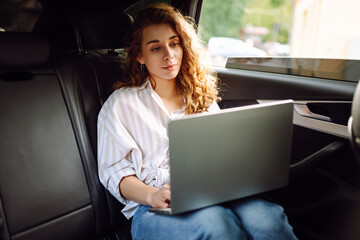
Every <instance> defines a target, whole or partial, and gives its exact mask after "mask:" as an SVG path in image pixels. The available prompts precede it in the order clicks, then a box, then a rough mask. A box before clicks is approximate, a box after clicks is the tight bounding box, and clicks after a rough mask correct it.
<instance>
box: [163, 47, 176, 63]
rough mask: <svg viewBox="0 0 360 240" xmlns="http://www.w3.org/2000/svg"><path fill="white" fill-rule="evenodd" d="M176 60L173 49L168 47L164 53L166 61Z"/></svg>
mask: <svg viewBox="0 0 360 240" xmlns="http://www.w3.org/2000/svg"><path fill="white" fill-rule="evenodd" d="M172 58H174V52H173V50H172V49H171V48H169V47H166V48H165V51H164V60H169V59H172Z"/></svg>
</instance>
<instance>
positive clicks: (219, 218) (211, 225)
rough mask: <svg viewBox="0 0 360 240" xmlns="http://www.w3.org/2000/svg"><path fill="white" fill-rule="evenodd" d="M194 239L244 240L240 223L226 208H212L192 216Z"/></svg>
mask: <svg viewBox="0 0 360 240" xmlns="http://www.w3.org/2000/svg"><path fill="white" fill-rule="evenodd" d="M194 217H195V219H194V221H193V222H194V223H196V224H195V226H194V227H195V228H196V232H197V234H196V235H198V237H197V238H196V239H246V235H245V233H244V232H243V230H242V229H241V223H240V221H239V219H238V218H237V217H236V216H235V214H234V213H233V212H232V211H231V210H230V209H228V208H224V207H222V206H212V207H208V208H204V209H201V210H198V212H197V213H196V214H195V215H194Z"/></svg>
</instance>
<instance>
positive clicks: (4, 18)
mask: <svg viewBox="0 0 360 240" xmlns="http://www.w3.org/2000/svg"><path fill="white" fill-rule="evenodd" d="M41 11H42V5H41V3H40V2H39V1H37V0H12V1H0V31H3V32H4V31H11V32H31V31H32V29H33V28H34V26H35V23H36V21H37V19H38V18H39V16H40V13H41Z"/></svg>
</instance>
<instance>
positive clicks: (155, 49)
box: [151, 47, 160, 52]
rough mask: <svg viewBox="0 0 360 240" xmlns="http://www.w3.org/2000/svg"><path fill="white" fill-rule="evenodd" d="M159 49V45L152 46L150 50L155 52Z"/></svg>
mask: <svg viewBox="0 0 360 240" xmlns="http://www.w3.org/2000/svg"><path fill="white" fill-rule="evenodd" d="M159 50H160V48H159V47H154V48H152V49H151V51H153V52H157V51H159Z"/></svg>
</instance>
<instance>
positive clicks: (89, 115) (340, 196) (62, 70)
mask: <svg viewBox="0 0 360 240" xmlns="http://www.w3.org/2000/svg"><path fill="white" fill-rule="evenodd" d="M39 2H40V4H41V5H42V11H41V14H40V16H39V18H38V19H37V21H36V24H35V26H34V28H33V29H32V31H30V32H16V31H4V32H1V31H0V113H1V117H0V133H1V134H0V136H1V141H0V239H1V240H9V239H13V240H35V239H36V240H39V239H52V240H56V239H59V240H60V239H104V240H105V239H109V240H110V239H131V235H130V227H131V220H127V219H126V218H125V217H124V216H123V215H122V213H121V209H122V207H123V206H122V204H121V203H119V202H118V201H117V200H116V199H115V198H114V197H113V196H112V195H111V194H110V193H109V192H108V191H107V190H106V189H105V188H104V187H103V186H102V184H101V183H100V181H99V177H98V173H97V116H98V113H99V111H100V109H101V106H102V104H103V103H104V102H105V101H106V99H107V98H108V96H109V95H110V94H111V93H112V91H113V84H114V83H115V82H116V81H126V73H125V63H126V55H125V53H124V48H125V47H126V42H127V41H126V36H127V34H128V33H129V31H130V28H131V24H132V21H133V15H134V12H136V11H137V10H138V9H141V8H142V7H144V6H146V5H147V4H149V3H152V2H155V1H144V0H143V1H136V0H125V1H113V0H107V1H97V0H92V1H82V0H76V1H75V0H74V1H59V0H56V1H55V0H53V1H50V0H40V1H39ZM167 2H168V3H170V4H172V5H173V6H175V7H177V8H178V9H180V10H181V11H182V12H183V13H184V14H185V15H188V16H191V17H192V18H193V19H194V20H195V22H199V17H200V14H201V6H202V3H203V1H202V0H172V1H167ZM264 59H265V60H266V58H264ZM237 60H238V59H237V58H233V59H228V62H227V66H226V67H225V68H218V67H214V70H215V71H216V72H217V74H218V78H219V80H220V82H221V86H222V87H221V88H222V91H221V97H222V101H221V102H219V106H220V107H221V108H230V107H237V106H244V105H249V104H257V103H259V102H266V101H275V100H284V99H292V100H294V127H293V140H292V153H291V164H290V172H291V173H290V182H289V185H288V186H287V187H284V188H281V189H278V190H274V191H271V192H266V193H264V194H261V196H262V197H264V198H266V199H268V200H270V201H273V202H276V203H278V204H280V205H281V206H283V207H284V209H285V212H286V214H287V215H288V218H289V221H290V223H291V225H292V226H293V228H294V232H295V234H296V235H297V236H298V238H299V239H314V240H325V239H360V231H359V229H358V227H357V226H359V225H360V205H359V204H360V168H359V163H360V157H359V155H360V154H359V149H360V140H359V139H360V114H359V113H360V112H359V109H360V106H359V104H360V103H359V102H360V87H357V85H358V79H359V78H360V70H359V68H358V64H359V61H353V62H349V61H342V62H339V63H338V62H336V63H334V62H329V61H326V60H324V61H323V64H324V65H325V67H326V66H328V67H329V68H331V66H333V65H334V64H338V65H341V64H343V65H341V66H346V67H348V68H346V69H347V70H346V71H350V72H351V76H354V77H351V78H350V79H346V78H344V79H341V80H340V79H337V78H333V77H331V76H330V75H325V76H323V75H322V76H319V75H316V74H308V75H301V74H298V73H294V72H291V69H290V70H289V68H286V69H287V70H286V71H284V72H276V71H275V72H274V71H273V72H270V71H263V69H264V67H263V65H262V64H263V62H262V61H261V58H251V59H247V61H248V63H249V64H245V67H244V66H242V64H243V62H244V61H241V64H239V63H238V64H236V61H237ZM267 60H269V61H270V60H271V59H267ZM250 63H251V64H250ZM282 64H283V63H282ZM326 64H328V65H326ZM331 64H332V65H331ZM249 66H252V67H251V68H249ZM341 69H342V68H341ZM349 69H350V70H349ZM356 87H357V90H356ZM355 90H356V95H355V96H354V94H355ZM349 118H350V121H349V126H348V119H349ZM275 141H276V139H275ZM234 144H235V143H234Z"/></svg>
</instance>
